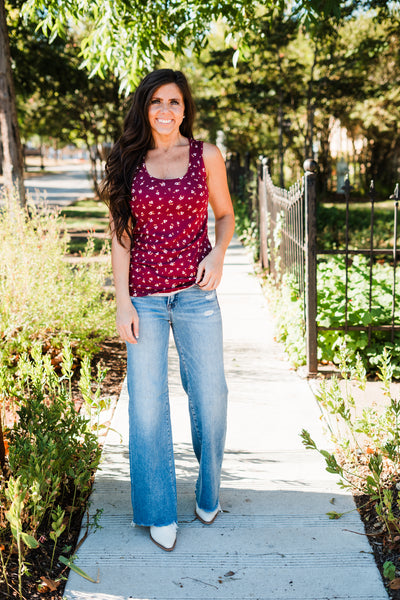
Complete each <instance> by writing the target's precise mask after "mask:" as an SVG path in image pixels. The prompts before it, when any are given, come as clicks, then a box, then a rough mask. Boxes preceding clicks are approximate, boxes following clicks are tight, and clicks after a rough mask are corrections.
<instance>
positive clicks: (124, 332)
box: [116, 303, 139, 344]
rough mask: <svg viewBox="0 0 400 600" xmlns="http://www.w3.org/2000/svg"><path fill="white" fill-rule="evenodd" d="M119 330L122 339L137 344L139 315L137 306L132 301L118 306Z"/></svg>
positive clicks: (117, 321) (117, 319) (117, 320)
mask: <svg viewBox="0 0 400 600" xmlns="http://www.w3.org/2000/svg"><path fill="white" fill-rule="evenodd" d="M116 323H117V331H118V333H119V335H120V336H121V339H122V340H124V341H125V342H129V343H130V344H137V342H138V339H139V316H138V314H137V311H136V308H135V307H134V306H133V305H132V304H131V303H130V304H129V305H127V306H117V317H116Z"/></svg>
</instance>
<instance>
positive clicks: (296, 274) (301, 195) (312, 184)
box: [228, 159, 400, 375]
mask: <svg viewBox="0 0 400 600" xmlns="http://www.w3.org/2000/svg"><path fill="white" fill-rule="evenodd" d="M228 167H229V165H228ZM232 170H233V169H232V167H231V169H229V168H228V175H229V179H230V181H232ZM304 170H305V173H304V176H303V177H302V178H301V179H300V180H299V181H298V182H296V184H295V185H293V186H292V187H291V188H290V189H289V190H284V189H281V188H278V187H276V186H275V185H274V184H273V182H272V179H271V175H270V172H269V169H268V161H267V160H266V159H262V160H261V161H260V164H259V168H258V176H257V205H256V206H254V202H253V205H252V206H249V211H251V212H252V215H253V218H256V219H257V220H258V225H259V234H260V235H259V244H260V259H261V263H262V266H263V267H264V268H265V269H266V270H267V271H268V272H269V273H270V274H271V275H272V276H273V277H274V278H275V280H276V282H277V283H279V281H280V279H281V277H282V275H283V274H291V275H292V276H293V280H294V281H295V284H296V285H297V288H298V291H299V294H301V295H302V296H303V297H304V317H305V330H306V354H307V370H308V374H309V375H312V374H316V373H317V371H318V359H317V352H318V333H319V332H322V331H327V330H334V331H344V332H347V331H351V330H355V331H366V332H368V342H370V341H371V333H372V332H373V331H386V332H389V333H390V337H391V340H392V341H393V340H394V335H395V332H396V331H400V323H398V322H396V309H397V308H398V307H396V279H397V270H398V262H399V258H400V249H399V248H398V204H399V186H398V185H396V188H395V191H394V194H393V196H392V199H393V200H394V203H393V207H394V215H393V228H392V231H393V234H392V235H393V239H392V242H391V247H387V248H377V247H376V246H375V243H374V226H375V205H376V202H377V197H376V192H375V188H374V185H373V183H372V184H371V188H370V192H369V207H370V232H369V247H368V248H354V247H353V245H351V244H350V241H349V239H350V229H349V211H350V202H351V199H350V192H351V186H350V184H349V182H348V180H347V181H346V182H345V185H344V187H343V194H344V202H345V226H344V229H345V230H344V244H343V247H342V248H341V249H336V248H331V249H326V248H318V247H317V235H318V231H317V193H316V183H317V163H316V162H315V161H313V160H311V159H308V160H306V161H305V163H304ZM236 173H237V177H238V179H237V185H238V186H239V181H240V178H239V174H240V171H237V172H236ZM241 176H243V169H242V171H241ZM233 193H235V190H233ZM364 206H365V204H364ZM332 255H339V256H343V257H344V265H345V285H344V296H343V302H344V306H345V311H344V319H343V322H340V323H339V324H337V323H336V324H335V325H331V326H323V325H318V322H317V313H318V306H317V297H318V293H317V292H318V288H317V262H318V261H320V260H326V257H329V256H332ZM355 255H362V256H366V257H367V258H368V265H369V266H368V269H369V294H368V304H369V312H370V313H371V314H372V311H371V309H372V308H373V279H374V275H373V268H374V264H375V263H376V260H377V258H378V257H379V258H380V259H382V260H385V261H386V262H388V261H389V263H390V265H391V271H392V280H391V282H390V286H391V291H392V305H391V308H390V319H389V320H388V322H385V323H382V320H381V319H378V320H377V321H375V322H374V321H373V320H371V322H370V323H369V324H368V325H352V324H350V323H349V302H350V298H349V269H350V268H351V263H352V260H353V258H354V256H355ZM324 257H325V258H324ZM388 285H389V282H388Z"/></svg>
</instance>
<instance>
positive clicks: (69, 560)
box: [58, 556, 97, 583]
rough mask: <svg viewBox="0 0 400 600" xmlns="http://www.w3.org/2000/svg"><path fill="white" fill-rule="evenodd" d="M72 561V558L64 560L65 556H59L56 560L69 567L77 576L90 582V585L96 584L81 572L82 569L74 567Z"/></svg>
mask: <svg viewBox="0 0 400 600" xmlns="http://www.w3.org/2000/svg"><path fill="white" fill-rule="evenodd" d="M73 559H74V557H71V558H65V556H60V557H59V558H58V560H59V561H60V562H61V563H63V565H65V566H66V567H69V568H70V569H72V571H75V573H77V574H78V575H80V576H81V577H83V578H84V579H87V580H88V581H91V582H92V583H97V581H95V580H94V579H92V578H91V577H90V576H89V575H88V574H87V573H85V571H82V569H80V568H79V567H77V566H76V565H74V563H73Z"/></svg>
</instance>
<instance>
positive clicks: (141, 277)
mask: <svg viewBox="0 0 400 600" xmlns="http://www.w3.org/2000/svg"><path fill="white" fill-rule="evenodd" d="M189 143H190V148H189V167H188V170H187V172H186V174H185V175H184V176H183V177H179V178H176V179H158V178H156V177H153V176H151V175H150V174H149V173H148V171H147V169H146V163H145V161H144V160H143V163H142V165H141V167H140V169H139V171H138V173H137V174H136V176H135V177H134V180H133V183H132V196H131V202H130V205H131V210H132V214H133V216H134V218H135V222H136V225H135V229H134V232H133V233H134V235H133V243H132V249H131V259H130V269H129V292H130V295H131V296H147V295H150V294H156V293H160V292H164V293H169V292H171V293H172V292H174V291H178V290H180V289H184V288H187V287H190V286H191V285H193V284H194V283H195V280H196V274H197V267H198V265H199V263H200V261H202V260H203V258H204V257H205V256H207V254H208V253H209V252H210V250H211V244H210V241H209V239H208V231H207V217H208V196H209V194H208V187H207V176H206V169H205V166H204V161H203V142H201V141H198V140H189Z"/></svg>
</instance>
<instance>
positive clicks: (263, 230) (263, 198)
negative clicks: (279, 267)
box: [257, 157, 269, 271]
mask: <svg viewBox="0 0 400 600" xmlns="http://www.w3.org/2000/svg"><path fill="white" fill-rule="evenodd" d="M267 165H268V159H267V158H263V157H260V163H259V172H258V194H257V195H258V202H259V204H258V214H259V224H258V225H259V231H260V259H261V266H262V267H263V268H264V269H268V271H269V261H268V233H269V232H268V231H267V190H266V184H265V172H266V169H267Z"/></svg>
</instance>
